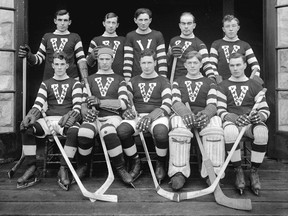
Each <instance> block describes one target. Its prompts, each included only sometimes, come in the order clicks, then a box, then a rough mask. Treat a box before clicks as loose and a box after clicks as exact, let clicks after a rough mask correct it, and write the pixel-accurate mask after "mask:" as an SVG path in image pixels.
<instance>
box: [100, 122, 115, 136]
mask: <svg viewBox="0 0 288 216" xmlns="http://www.w3.org/2000/svg"><path fill="white" fill-rule="evenodd" d="M101 133H102V135H103V136H106V135H108V134H116V129H115V127H114V125H112V124H105V125H103V126H102V127H101Z"/></svg>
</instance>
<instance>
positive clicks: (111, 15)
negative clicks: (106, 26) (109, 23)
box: [104, 12, 119, 22]
mask: <svg viewBox="0 0 288 216" xmlns="http://www.w3.org/2000/svg"><path fill="white" fill-rule="evenodd" d="M114 17H116V18H117V22H119V17H118V15H117V14H116V13H114V12H110V13H107V14H106V15H105V17H104V21H106V20H107V19H110V18H114Z"/></svg>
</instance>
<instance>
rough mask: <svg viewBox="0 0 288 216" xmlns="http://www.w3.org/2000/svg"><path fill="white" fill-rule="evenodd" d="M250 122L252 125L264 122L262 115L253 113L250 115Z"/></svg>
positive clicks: (256, 112)
mask: <svg viewBox="0 0 288 216" xmlns="http://www.w3.org/2000/svg"><path fill="white" fill-rule="evenodd" d="M250 121H251V123H252V124H258V123H260V122H263V121H265V117H264V116H263V114H262V113H260V112H258V111H255V112H252V113H251V116H250Z"/></svg>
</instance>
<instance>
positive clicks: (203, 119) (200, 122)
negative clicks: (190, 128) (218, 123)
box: [194, 111, 210, 128]
mask: <svg viewBox="0 0 288 216" xmlns="http://www.w3.org/2000/svg"><path fill="white" fill-rule="evenodd" d="M209 121H210V120H209V117H208V116H207V115H206V114H205V113H204V112H201V111H200V112H198V113H197V115H196V116H195V121H194V127H196V128H204V127H206V126H207V125H208V123H209Z"/></svg>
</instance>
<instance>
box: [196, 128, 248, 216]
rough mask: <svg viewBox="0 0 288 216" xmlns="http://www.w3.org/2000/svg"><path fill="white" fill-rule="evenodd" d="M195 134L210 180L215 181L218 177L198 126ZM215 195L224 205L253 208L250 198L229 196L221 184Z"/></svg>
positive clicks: (236, 207)
mask: <svg viewBox="0 0 288 216" xmlns="http://www.w3.org/2000/svg"><path fill="white" fill-rule="evenodd" d="M194 134H195V137H196V139H197V142H198V146H199V149H200V152H201V154H202V160H203V163H204V165H205V168H206V170H207V174H208V176H209V180H210V182H214V181H215V179H216V175H215V172H214V168H213V165H212V162H211V160H210V158H209V157H208V156H207V154H206V152H205V149H204V148H203V144H202V141H201V138H200V136H199V132H198V130H197V129H196V128H194ZM214 197H215V200H216V202H217V203H218V204H220V205H223V206H226V207H229V208H234V209H239V210H252V204H251V200H250V199H234V198H229V197H227V196H226V195H225V194H224V193H223V191H222V190H221V188H220V186H219V184H218V185H217V186H216V189H215V191H214Z"/></svg>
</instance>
